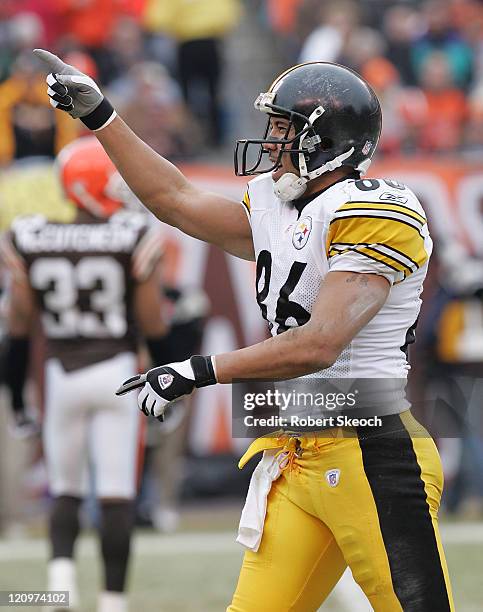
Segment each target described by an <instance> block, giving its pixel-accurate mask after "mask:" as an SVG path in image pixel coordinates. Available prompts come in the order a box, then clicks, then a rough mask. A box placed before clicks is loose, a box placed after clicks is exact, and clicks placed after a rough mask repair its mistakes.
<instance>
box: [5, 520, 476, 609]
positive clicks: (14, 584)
mask: <svg viewBox="0 0 483 612" xmlns="http://www.w3.org/2000/svg"><path fill="white" fill-rule="evenodd" d="M443 536H444V540H445V547H446V551H447V556H448V562H449V565H450V571H451V574H452V580H453V589H454V592H455V600H456V610H457V611H458V612H477V611H481V610H483V581H482V576H483V524H481V523H466V524H450V525H445V526H443ZM96 550H97V549H96V543H95V540H94V538H93V537H92V535H86V536H83V537H82V539H81V541H80V542H79V547H78V560H79V579H80V591H81V598H82V610H83V611H85V612H94V611H95V602H96V592H97V590H98V585H99V575H100V567H99V562H98V560H97V555H96ZM241 556H242V550H241V548H240V547H239V546H238V545H237V544H235V543H234V535H233V532H232V531H222V532H206V531H191V532H186V531H184V532H182V533H179V534H174V535H170V536H162V535H160V534H158V533H156V532H151V531H142V532H140V533H138V535H137V536H136V540H135V543H134V558H133V563H132V566H131V574H130V610H131V611H132V612H138V611H142V612H217V611H223V610H225V607H226V605H227V602H229V600H230V596H231V593H232V591H233V588H234V586H235V583H236V578H237V574H238V569H239V565H240V561H241ZM46 558H47V545H46V542H45V540H44V539H42V538H29V539H8V540H6V539H4V540H0V590H14V589H23V590H34V589H42V588H44V584H45V560H46ZM4 609H7V608H4ZM12 609H15V610H18V608H12ZM354 609H355V608H354V607H352V608H351V607H349V606H347V604H346V605H342V604H341V600H340V598H338V597H335V596H332V597H331V599H330V600H329V601H327V602H326V604H325V605H324V606H323V608H322V610H324V611H325V610H326V611H327V612H354ZM358 609H359V608H358ZM367 609H368V610H370V608H367ZM28 610H32V611H37V610H39V608H34V607H29V608H28ZM260 612H263V610H260ZM434 612H437V611H436V610H435V611H434Z"/></svg>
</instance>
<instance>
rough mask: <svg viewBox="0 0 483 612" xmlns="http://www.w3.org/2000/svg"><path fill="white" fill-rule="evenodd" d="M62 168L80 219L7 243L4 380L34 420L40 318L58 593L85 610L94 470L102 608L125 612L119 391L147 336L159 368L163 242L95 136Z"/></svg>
mask: <svg viewBox="0 0 483 612" xmlns="http://www.w3.org/2000/svg"><path fill="white" fill-rule="evenodd" d="M57 163H58V169H59V174H60V179H61V182H62V184H63V186H64V189H65V192H66V195H67V196H68V197H69V198H70V199H71V200H72V201H73V202H74V203H75V204H76V205H77V207H78V210H77V215H76V218H75V220H74V222H72V223H69V224H59V223H50V222H49V221H48V220H47V219H46V218H44V217H41V216H34V217H32V216H31V217H24V218H19V219H17V220H16V221H15V222H14V224H13V226H12V229H11V231H10V232H9V234H8V235H6V237H5V238H4V240H3V244H2V254H3V257H4V259H5V261H6V262H7V264H8V266H9V268H10V270H11V271H12V274H11V276H12V282H11V290H10V307H9V334H10V343H9V347H10V348H9V354H8V357H7V363H8V364H9V365H8V367H7V372H6V378H7V384H8V386H9V387H10V389H11V392H12V404H13V408H14V412H15V415H16V421H17V423H18V424H19V425H22V424H25V423H28V416H27V415H26V414H25V410H24V405H23V394H22V390H23V386H24V381H25V375H26V371H27V363H28V354H29V335H30V333H31V331H32V322H33V320H34V316H35V311H39V312H40V317H41V321H42V326H43V330H44V333H45V336H46V339H47V343H46V344H47V347H46V348H47V359H46V364H45V388H46V396H45V419H44V424H43V441H44V452H45V457H46V462H47V469H48V479H49V486H50V492H51V494H52V496H53V498H54V499H53V503H52V509H51V515H50V526H49V527H50V540H51V545H52V559H51V561H50V563H49V585H48V587H49V589H52V590H69V591H70V605H71V607H70V608H69V609H72V607H74V608H75V607H76V605H77V603H78V597H77V593H76V588H75V571H74V562H73V549H74V543H75V540H76V537H77V535H78V532H79V518H78V511H79V506H80V503H81V500H82V498H83V497H84V496H85V495H86V493H87V492H88V464H91V465H92V467H93V469H94V478H95V491H96V495H97V497H98V499H99V500H100V507H101V524H100V540H101V549H102V558H103V562H104V570H105V584H104V591H103V592H102V593H101V594H100V597H99V607H98V610H99V611H101V612H121V611H124V610H126V609H127V605H126V597H125V595H124V593H123V592H124V586H125V577H126V569H127V563H128V557H129V547H130V535H131V531H132V500H133V498H134V496H135V493H136V471H137V465H136V464H137V455H138V438H139V436H138V413H137V411H136V410H134V409H133V401H132V400H131V399H125V398H116V397H115V395H114V389H115V386H116V382H117V380H118V379H119V378H120V377H121V378H122V377H129V376H133V375H134V374H135V373H136V372H137V357H136V351H137V344H138V338H137V328H138V327H139V329H140V331H141V332H142V334H143V335H144V337H145V338H146V340H147V344H148V347H149V348H150V350H151V355H152V357H153V361H160V356H159V348H160V346H161V337H162V334H163V333H164V329H163V323H162V320H161V302H160V285H159V275H158V274H157V273H156V271H157V269H158V262H159V259H160V249H161V241H160V237H159V233H158V231H157V230H156V231H153V230H148V228H147V226H146V216H145V215H144V214H142V213H134V212H129V211H127V210H122V209H121V207H122V204H121V201H120V199H119V197H120V196H119V195H118V194H117V193H116V189H115V188H116V184H117V185H118V184H119V183H118V181H120V180H121V179H120V177H119V175H118V173H117V172H116V170H115V167H114V165H113V164H112V162H111V161H110V160H109V158H108V157H107V155H106V154H105V152H104V150H103V149H102V147H101V146H100V144H99V143H98V142H97V140H96V139H95V138H92V137H88V138H83V139H80V140H79V141H76V142H75V143H73V144H71V145H69V146H68V147H66V148H65V149H64V150H63V151H62V152H61V153H60V155H59V157H58V160H57Z"/></svg>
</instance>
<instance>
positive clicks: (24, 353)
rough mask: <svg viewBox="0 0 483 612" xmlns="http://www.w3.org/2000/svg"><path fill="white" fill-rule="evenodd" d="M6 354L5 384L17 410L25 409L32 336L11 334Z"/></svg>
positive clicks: (14, 408) (13, 406)
mask: <svg viewBox="0 0 483 612" xmlns="http://www.w3.org/2000/svg"><path fill="white" fill-rule="evenodd" d="M7 342H8V345H7V350H6V354H5V385H6V386H7V389H9V391H10V394H11V402H12V408H13V410H14V411H15V412H21V411H22V410H24V408H25V406H24V402H23V388H24V386H25V380H26V378H27V370H28V365H29V355H30V338H29V337H28V336H25V337H17V336H10V337H9V338H8V340H7Z"/></svg>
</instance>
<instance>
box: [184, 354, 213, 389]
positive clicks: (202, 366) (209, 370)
mask: <svg viewBox="0 0 483 612" xmlns="http://www.w3.org/2000/svg"><path fill="white" fill-rule="evenodd" d="M190 364H191V367H192V368H193V374H194V375H195V387H197V388H198V389H199V388H200V387H207V386H208V385H216V383H217V380H216V376H215V370H214V368H213V362H212V360H211V357H210V356H208V357H203V356H202V355H193V357H191V358H190Z"/></svg>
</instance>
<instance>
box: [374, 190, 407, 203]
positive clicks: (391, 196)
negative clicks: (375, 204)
mask: <svg viewBox="0 0 483 612" xmlns="http://www.w3.org/2000/svg"><path fill="white" fill-rule="evenodd" d="M379 199H380V200H384V201H385V202H394V203H395V204H406V202H407V201H408V199H407V198H406V196H403V195H399V194H397V193H391V192H390V191H385V192H384V193H383V194H381V195H380V196H379Z"/></svg>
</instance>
